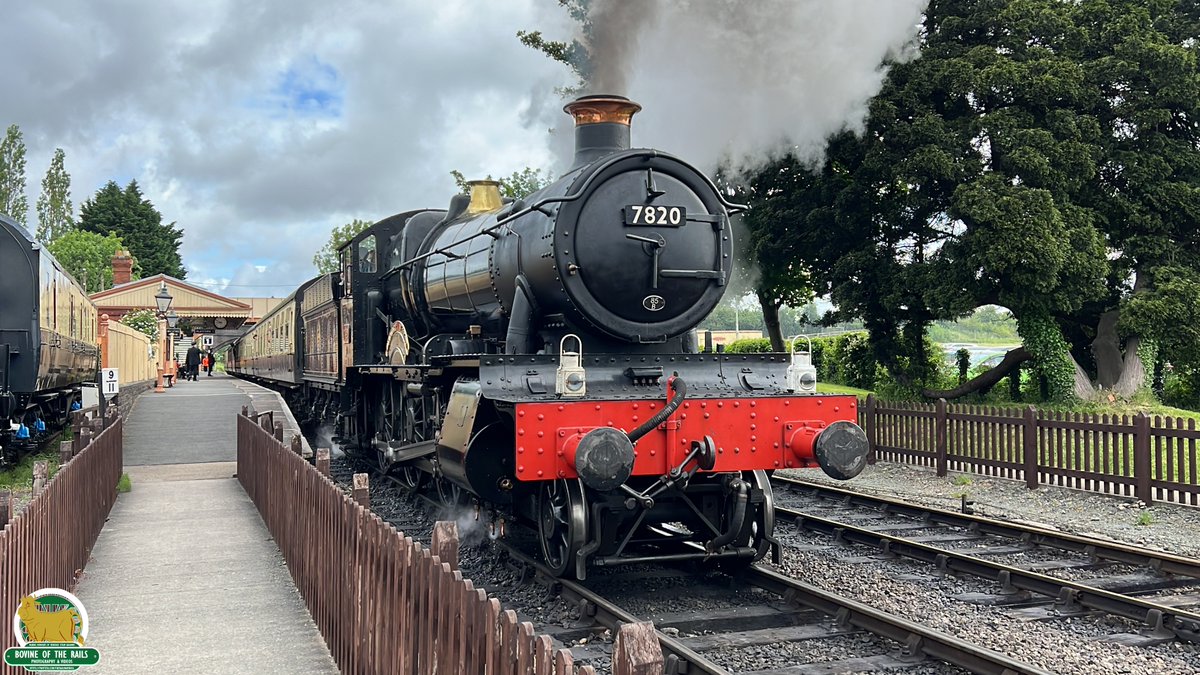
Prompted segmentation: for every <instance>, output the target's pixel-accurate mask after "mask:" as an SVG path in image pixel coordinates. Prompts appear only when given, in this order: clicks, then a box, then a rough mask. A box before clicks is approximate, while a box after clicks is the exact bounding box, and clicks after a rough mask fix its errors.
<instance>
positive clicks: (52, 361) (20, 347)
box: [0, 215, 100, 465]
mask: <svg viewBox="0 0 1200 675" xmlns="http://www.w3.org/2000/svg"><path fill="white" fill-rule="evenodd" d="M96 329H97V323H96V307H95V305H93V304H92V302H91V300H89V299H88V296H87V292H86V291H85V290H84V288H83V287H82V286H80V285H79V284H78V283H76V281H75V280H74V279H73V278H71V275H70V274H68V273H67V272H66V271H65V270H63V268H62V265H60V264H59V263H58V261H57V260H55V259H54V256H52V255H50V253H49V252H47V251H46V250H45V249H44V248H43V247H42V245H41V244H40V243H38V242H37V241H36V240H35V239H34V238H33V237H32V236H31V235H30V233H29V232H28V231H27V230H26V229H25V228H24V227H22V226H21V225H19V224H17V223H16V222H14V221H13V220H11V219H10V218H8V217H7V216H4V215H0V419H2V420H3V425H2V428H0V465H2V464H4V463H5V461H11V460H12V459H13V458H14V457H15V455H14V449H15V446H17V445H20V444H22V443H23V442H25V438H26V436H25V434H26V433H28V430H29V429H34V428H36V425H37V423H38V421H42V422H43V423H46V424H51V425H53V424H54V423H56V422H57V423H62V422H65V420H66V416H67V413H68V411H69V410H70V406H71V404H72V403H74V402H75V401H77V400H78V399H79V389H80V386H81V385H82V383H84V382H91V381H95V379H96V370H97V368H99V365H100V362H99V357H100V350H99V348H98V347H97V341H96Z"/></svg>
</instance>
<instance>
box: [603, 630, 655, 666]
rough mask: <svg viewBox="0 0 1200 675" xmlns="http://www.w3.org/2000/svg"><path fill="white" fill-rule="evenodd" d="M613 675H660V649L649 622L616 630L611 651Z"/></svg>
mask: <svg viewBox="0 0 1200 675" xmlns="http://www.w3.org/2000/svg"><path fill="white" fill-rule="evenodd" d="M612 666H613V675H660V673H662V671H663V653H662V647H660V646H659V644H658V634H657V633H656V632H655V630H654V624H652V623H650V622H649V621H640V622H638V623H627V624H624V625H622V626H621V627H620V628H619V629H618V630H617V639H616V642H614V643H613V651H612Z"/></svg>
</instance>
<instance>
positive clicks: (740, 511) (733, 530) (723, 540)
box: [704, 478, 750, 553]
mask: <svg viewBox="0 0 1200 675" xmlns="http://www.w3.org/2000/svg"><path fill="white" fill-rule="evenodd" d="M733 489H734V490H735V492H736V494H734V496H733V516H732V517H731V518H730V519H729V529H727V530H725V531H724V532H723V533H721V534H719V535H717V536H716V537H714V538H712V539H710V540H708V541H706V542H704V550H705V551H708V552H709V553H712V552H714V551H716V550H717V549H720V548H721V547H723V546H725V545H726V544H728V543H729V542H731V541H733V538H734V537H736V536H737V535H738V532H741V531H742V524H743V521H744V520H745V519H746V505H747V504H748V503H749V501H750V486H749V485H747V484H746V481H744V480H741V479H740V478H739V479H738V480H737V481H736V482H735V483H734V485H733Z"/></svg>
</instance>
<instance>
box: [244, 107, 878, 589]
mask: <svg viewBox="0 0 1200 675" xmlns="http://www.w3.org/2000/svg"><path fill="white" fill-rule="evenodd" d="M640 109H641V108H640V106H638V105H637V104H636V103H633V102H631V101H629V100H627V99H624V98H621V97H614V96H589V97H583V98H581V99H578V100H576V101H574V102H572V103H570V104H568V105H567V106H566V111H567V112H568V113H569V114H571V115H572V116H573V117H574V118H575V121H576V129H575V140H576V147H575V156H574V162H573V164H572V166H571V168H570V170H569V171H568V172H567V173H566V174H565V175H563V176H562V177H561V178H559V179H558V180H557V181H555V182H554V183H552V184H550V185H549V186H547V187H545V188H543V189H542V190H539V191H537V192H535V193H533V194H530V195H528V196H526V197H524V198H522V199H518V200H515V201H514V200H504V199H501V197H500V194H499V191H498V189H497V185H496V183H494V182H491V181H476V182H474V183H472V190H471V195H470V196H467V195H459V196H456V197H454V198H453V199H452V200H451V201H450V206H449V208H448V209H445V210H434V209H425V210H418V211H409V212H405V213H401V214H398V215H395V216H391V217H389V218H386V219H384V220H381V221H379V222H378V223H376V224H375V225H373V226H372V227H370V228H368V229H366V230H365V231H363V232H362V233H360V234H358V235H357V236H356V237H355V238H354V239H353V240H351V241H350V242H349V243H347V244H346V245H345V246H343V247H342V248H341V249H340V250H339V261H340V269H339V270H338V271H337V272H336V273H334V274H330V275H326V276H323V277H320V278H318V279H316V280H313V281H310V282H308V283H306V285H305V286H304V287H302V289H301V290H300V291H298V292H297V294H296V295H295V296H294V297H293V299H292V300H291V304H292V305H298V306H299V307H300V308H301V317H300V319H299V320H297V321H298V322H299V323H294V322H291V323H292V325H294V328H293V330H294V333H293V335H295V340H296V343H295V349H297V350H299V351H300V352H302V354H297V355H295V357H294V358H295V359H296V360H297V363H302V364H303V366H302V367H303V373H302V376H301V377H300V381H299V382H297V381H296V380H295V379H294V378H293V377H292V373H290V372H287V373H285V372H284V371H281V370H279V369H275V368H273V369H269V370H267V371H262V370H259V371H253V366H252V365H250V364H251V362H252V360H251V359H249V358H247V357H246V356H245V355H246V354H248V353H249V352H247V350H248V349H253V350H257V349H259V347H257V346H253V345H260V344H262V342H261V340H262V338H261V337H257V336H256V335H255V333H257V332H258V331H260V330H263V327H262V326H261V325H260V326H258V327H256V328H255V329H254V331H252V332H251V333H250V334H248V335H246V336H244V337H242V338H241V339H240V340H239V342H238V343H236V344H235V345H234V351H235V353H236V354H238V358H237V368H236V372H238V373H239V374H243V375H247V376H251V375H252V376H255V377H258V378H260V379H267V380H273V381H275V382H277V383H278V384H279V385H281V388H283V389H284V390H285V391H286V392H288V395H289V397H290V404H291V406H292V408H293V410H301V411H304V413H305V414H304V415H297V416H298V417H302V418H303V419H307V420H309V421H317V420H328V421H330V422H332V423H334V424H335V425H336V435H337V437H338V438H339V439H340V440H341V441H342V443H343V445H344V447H346V449H347V450H348V451H351V452H362V453H365V454H368V455H370V456H371V457H373V458H374V459H375V461H377V462H378V465H379V468H380V470H381V471H383V472H385V473H387V474H388V475H390V476H391V477H392V478H393V479H395V480H397V481H398V482H400V483H401V484H402V485H404V486H405V487H407V488H409V489H412V490H417V489H423V488H425V487H427V486H428V487H431V488H432V489H433V490H434V491H435V492H436V494H437V495H438V496H439V497H440V498H441V499H442V500H443V501H445V502H448V503H457V502H460V501H464V500H468V499H469V500H472V501H474V502H475V503H476V504H477V505H479V506H480V507H481V510H480V512H481V514H483V516H484V517H486V518H488V519H489V520H491V521H492V523H493V525H494V526H495V527H496V529H497V530H502V529H503V523H504V522H505V521H514V520H515V521H517V522H519V523H523V524H528V525H530V526H532V527H534V528H536V529H537V530H538V532H539V535H540V539H541V542H542V552H543V555H544V557H545V560H546V562H547V564H548V565H549V566H550V567H551V568H552V569H553V570H554V571H555V572H556V573H557V574H562V575H575V576H579V577H583V576H585V575H586V572H587V569H588V567H589V566H601V565H616V564H624V563H631V562H643V561H653V560H684V559H701V560H706V561H712V562H714V563H716V564H720V565H723V566H727V567H738V566H742V565H747V564H750V563H752V562H754V561H755V560H759V559H761V558H762V557H763V556H765V555H767V554H768V553H769V552H774V554H775V555H776V556H777V555H778V552H779V546H778V544H777V543H776V542H775V540H774V538H773V534H772V532H773V529H774V508H773V505H772V495H771V486H770V482H769V480H768V478H767V475H768V472H770V471H772V470H774V469H778V468H786V467H802V466H820V467H821V468H822V469H823V470H825V472H826V473H828V474H830V475H832V476H834V477H836V478H842V479H846V478H851V477H853V476H855V475H857V474H858V472H859V471H861V470H862V468H863V466H864V465H865V462H866V452H867V442H866V435H865V434H864V433H863V431H862V429H860V428H859V427H858V426H857V424H855V420H856V418H857V410H856V408H857V399H856V398H855V397H853V396H836V395H823V394H817V393H816V372H815V370H814V369H813V368H812V366H811V364H810V362H809V360H808V358H807V355H806V354H801V355H788V354H712V353H703V352H700V351H699V349H698V348H697V344H696V335H695V327H696V326H697V325H698V324H699V323H700V322H701V321H702V320H703V319H704V318H705V317H706V316H707V315H708V314H709V313H710V312H711V311H712V310H713V308H714V307H716V306H717V304H718V303H719V302H720V300H721V297H722V295H723V294H724V292H725V289H726V285H727V283H728V281H729V279H730V275H731V274H732V271H733V263H734V255H733V240H732V239H733V237H732V228H731V226H730V220H729V218H730V214H731V213H732V212H736V211H737V210H739V209H740V208H741V207H738V206H736V205H734V204H730V203H729V202H727V201H726V199H725V198H724V196H723V195H722V193H721V192H720V191H719V190H718V189H717V188H716V186H714V185H713V183H712V182H711V181H710V180H709V179H708V178H707V177H706V176H704V175H703V174H702V173H701V172H700V171H698V170H697V169H696V168H694V167H692V166H691V165H689V164H687V163H685V162H684V161H682V160H680V159H678V158H675V157H673V156H671V155H668V154H665V153H663V152H661V151H658V150H653V149H631V148H630V144H629V138H630V122H631V119H632V117H633V115H634V113H636V112H637V111H639V110H640ZM305 289H308V291H307V292H311V293H317V291H315V290H314V289H320V290H319V299H314V300H313V302H308V301H307V298H306V290H305ZM314 298H316V296H315V295H314ZM285 304H286V303H285ZM289 311H294V310H289ZM255 340H258V342H254V341H255Z"/></svg>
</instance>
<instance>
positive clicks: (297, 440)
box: [292, 434, 301, 455]
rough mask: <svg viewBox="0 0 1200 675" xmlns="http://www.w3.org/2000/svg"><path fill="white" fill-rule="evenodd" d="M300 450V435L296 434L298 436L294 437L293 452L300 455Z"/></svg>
mask: <svg viewBox="0 0 1200 675" xmlns="http://www.w3.org/2000/svg"><path fill="white" fill-rule="evenodd" d="M300 448H301V445H300V434H296V435H294V436H292V452H294V453H296V454H297V455H298V454H300Z"/></svg>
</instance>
